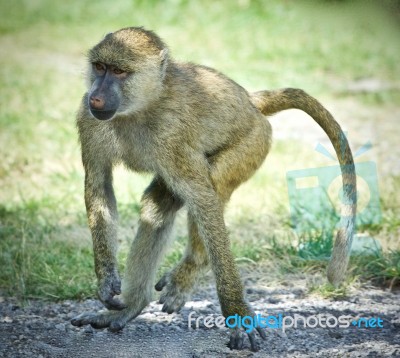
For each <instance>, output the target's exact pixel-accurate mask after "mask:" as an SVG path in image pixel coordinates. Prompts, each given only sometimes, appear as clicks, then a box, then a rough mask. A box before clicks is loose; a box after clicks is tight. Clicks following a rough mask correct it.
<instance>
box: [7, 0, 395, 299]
mask: <svg viewBox="0 0 400 358" xmlns="http://www.w3.org/2000/svg"><path fill="white" fill-rule="evenodd" d="M377 3H378V2H365V1H357V0H354V1H351V0H348V1H322V0H321V1H317V0H314V1H312V0H308V1H306V0H286V1H280V0H271V1H268V2H265V1H261V0H258V1H257V0H238V1H219V2H216V1H211V0H205V1H201V2H198V1H186V0H168V1H155V0H153V1H144V0H143V1H130V0H120V1H114V2H113V3H112V4H111V3H110V1H96V2H94V1H88V0H84V1H77V0H73V1H69V2H54V1H49V0H35V1H32V0H15V1H8V2H7V1H0V87H1V96H0V143H1V146H0V155H1V158H2V160H1V161H0V267H1V268H2V269H1V270H0V292H2V293H3V294H7V295H13V296H17V297H19V298H21V299H25V298H29V297H40V298H47V299H65V298H83V297H89V296H93V295H94V294H95V276H94V271H93V254H92V250H91V241H90V233H89V230H88V229H87V224H86V214H85V210H84V202H83V170H82V167H81V163H80V149H79V145H78V140H77V134H76V129H75V124H74V117H75V112H76V110H77V107H78V105H79V101H80V98H81V96H82V94H83V92H84V90H85V81H84V75H83V71H84V68H85V53H86V51H87V49H88V48H90V47H91V46H92V45H94V44H95V43H96V42H97V41H98V40H99V39H101V38H102V36H103V35H104V34H105V33H107V32H109V31H113V30H115V29H118V28H121V27H124V26H140V25H143V26H145V27H146V28H149V29H153V30H155V31H156V32H157V33H159V34H160V35H161V36H162V37H163V38H164V40H165V41H166V42H167V43H168V44H169V46H170V48H171V53H172V55H173V56H174V57H175V58H177V59H180V60H185V61H193V62H198V63H202V64H205V65H209V66H212V67H215V68H217V69H219V70H220V71H222V72H224V73H226V74H227V75H229V76H230V77H232V78H233V79H234V80H236V81H238V82H239V83H240V84H241V85H243V86H244V87H246V88H248V89H249V90H258V89H267V88H276V87H286V86H294V87H301V88H304V89H306V90H307V91H308V92H310V93H311V94H313V95H315V96H316V97H318V98H319V99H321V100H323V101H326V102H327V103H328V104H329V103H330V104H332V107H333V108H334V109H336V108H337V109H340V108H341V107H342V106H344V107H345V108H347V109H350V113H353V115H352V116H351V114H349V115H348V118H347V119H348V120H349V121H356V122H357V123H358V122H359V123H361V124H364V122H365V123H366V124H368V123H370V122H373V123H376V125H377V126H378V122H379V126H378V127H379V129H380V131H376V132H375V131H373V133H372V134H371V133H368V135H375V134H376V135H377V137H376V142H378V141H379V140H380V141H381V142H383V144H385V145H384V146H382V149H381V150H379V151H376V152H375V154H373V155H372V154H366V158H367V159H369V160H374V161H378V164H379V163H382V164H384V163H386V162H387V156H388V155H389V156H390V155H392V154H393V153H396V151H397V148H398V144H397V142H398V139H397V137H396V134H395V133H394V131H393V129H392V128H394V126H395V125H396V121H397V119H396V115H397V114H398V113H399V106H398V103H399V99H400V91H399V83H398V82H396V81H397V79H398V75H399V73H400V61H398V59H399V55H400V42H399V41H398V38H399V27H398V24H397V22H396V21H397V20H398V19H397V18H396V17H395V16H394V15H393V14H394V13H395V12H394V11H393V12H392V13H390V12H389V11H388V10H387V9H385V8H384V6H378V5H377ZM385 3H390V1H386V2H385ZM392 3H393V2H392ZM360 78H374V79H378V80H380V81H382V82H383V83H385V84H386V83H387V84H390V85H393V86H392V88H390V89H383V90H381V91H376V92H372V93H363V92H360V93H352V92H349V91H347V88H348V84H350V83H352V82H354V81H356V80H358V79H360ZM348 103H351V105H350V106H348ZM346 106H348V107H346ZM342 111H344V110H342ZM339 113H340V112H339ZM361 124H360V125H361ZM391 124H393V126H391ZM386 126H387V127H386ZM274 129H275V128H274ZM277 132H278V134H279V131H278V130H277ZM361 132H362V131H360V133H361ZM355 134H358V133H355ZM378 134H382V135H383V137H379V136H378ZM382 138H383V139H382ZM368 139H371V138H366V137H358V138H355V142H356V143H357V144H358V145H361V144H363V143H364V142H365V141H366V140H368ZM372 139H374V138H372ZM316 140H317V138H316V137H314V141H316ZM350 141H352V138H351V137H350ZM395 158H396V157H395ZM397 158H398V157H397ZM391 160H392V159H391ZM326 165H332V163H331V162H329V160H328V159H326V158H323V157H322V156H320V155H318V154H317V155H316V153H315V151H314V149H313V142H312V140H310V141H309V142H307V143H305V142H302V141H300V140H293V139H290V138H282V139H278V140H276V141H275V143H274V146H273V150H272V153H271V156H270V157H269V158H268V160H267V162H266V163H265V165H264V166H263V167H262V168H261V169H260V170H259V171H258V172H257V174H256V175H255V176H254V177H253V178H252V180H251V181H250V182H248V183H246V184H245V185H243V186H242V187H241V188H240V189H239V190H238V191H237V192H236V193H235V194H234V196H233V198H232V201H231V203H230V205H229V206H228V208H227V212H226V217H227V225H228V230H229V232H230V236H231V238H232V249H233V251H234V254H235V256H236V257H237V259H238V261H241V262H244V263H245V262H257V263H260V264H261V263H265V262H274V263H276V265H278V266H279V268H280V270H281V272H282V274H283V275H284V274H285V273H291V272H296V271H299V270H300V271H302V272H316V271H317V270H319V271H321V272H322V271H323V270H324V268H325V266H326V257H327V255H329V250H330V245H331V241H329V240H330V239H329V235H332V233H330V234H329V235H328V236H327V235H326V234H324V235H320V234H319V233H314V234H313V236H310V235H308V236H307V235H305V236H304V237H297V236H296V235H294V233H293V230H292V229H293V224H292V223H291V221H290V216H289V205H288V200H289V199H288V193H287V187H286V182H285V174H286V172H287V171H288V170H294V169H302V168H311V167H318V166H326ZM378 170H380V172H379V175H380V188H381V206H382V213H383V220H382V222H381V223H379V224H378V225H370V226H365V227H362V231H364V232H368V233H370V234H371V235H373V236H374V237H376V238H378V239H379V240H380V241H381V242H382V244H383V246H384V251H383V253H382V254H381V255H380V256H379V257H375V258H373V259H371V258H362V257H361V258H357V259H354V260H353V261H352V265H353V266H352V270H353V271H352V272H353V275H354V276H353V277H361V278H363V279H368V280H375V281H377V282H378V281H379V282H380V283H386V284H393V285H396V282H398V277H399V250H400V247H399V245H398V235H399V228H400V221H399V217H400V198H399V195H398V192H399V190H400V178H399V177H398V173H397V174H396V172H394V173H392V172H386V171H385V168H384V165H382V168H379V167H378ZM396 175H397V176H396ZM149 180H150V177H149V176H139V175H137V174H132V173H127V172H126V171H124V170H123V169H121V168H119V169H118V170H117V173H116V174H115V187H116V196H117V199H118V201H119V214H120V222H121V230H120V236H119V240H120V253H119V256H120V257H119V258H120V261H121V269H122V270H123V267H124V263H123V261H124V258H125V257H126V255H127V251H128V248H129V244H130V241H131V239H132V237H133V236H134V232H135V229H136V228H137V221H138V213H139V201H140V196H141V192H142V191H143V189H144V188H145V187H146V185H147V183H148V182H149ZM328 219H329V220H331V219H332V218H331V217H328ZM176 226H177V229H176V233H175V235H176V237H177V240H175V242H174V244H173V246H172V248H171V249H170V251H169V253H168V255H167V257H166V259H165V261H164V263H163V265H162V267H161V268H160V273H161V272H164V271H165V270H168V269H170V268H171V267H172V266H173V265H174V264H175V263H176V262H177V261H178V260H179V259H180V257H181V255H182V251H183V250H184V246H185V242H186V239H187V233H186V224H185V215H183V214H182V215H180V216H179V218H178V220H177V225H176ZM300 244H301V245H300ZM299 245H300V246H299ZM363 260H365V261H363ZM357 267H362V269H363V270H362V272H361V270H359V271H357ZM328 291H329V290H328ZM329 292H330V291H329ZM329 294H330V293H329ZM332 294H333V293H332Z"/></svg>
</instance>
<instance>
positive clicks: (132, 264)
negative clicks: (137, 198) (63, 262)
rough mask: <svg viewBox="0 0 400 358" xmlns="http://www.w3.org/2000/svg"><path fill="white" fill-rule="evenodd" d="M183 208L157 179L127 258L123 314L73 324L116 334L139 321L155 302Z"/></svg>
mask: <svg viewBox="0 0 400 358" xmlns="http://www.w3.org/2000/svg"><path fill="white" fill-rule="evenodd" d="M181 206H182V203H181V201H180V200H179V199H177V198H176V197H174V196H173V195H172V194H171V193H170V192H169V191H168V190H167V188H166V187H165V184H164V183H163V181H162V180H161V179H159V178H155V179H154V180H153V182H152V183H151V184H150V186H149V187H148V188H147V189H146V191H145V193H144V195H143V198H142V210H141V214H140V223H139V228H138V232H137V235H136V237H135V239H134V240H133V242H132V246H131V249H130V252H129V256H128V258H127V264H126V269H125V275H124V279H123V284H122V297H123V302H124V304H125V305H126V306H127V307H126V308H125V309H123V310H122V311H105V312H99V313H83V314H81V315H80V316H78V317H76V318H74V319H73V320H72V324H74V325H76V326H82V325H85V324H91V325H92V326H93V327H94V328H104V327H110V330H112V331H118V330H120V329H122V328H123V327H124V326H125V325H126V323H127V322H128V321H129V320H131V319H133V318H135V317H136V316H137V315H139V314H140V312H141V311H142V310H143V308H144V307H145V306H146V305H147V304H148V303H149V301H150V300H151V292H152V287H153V283H154V279H155V275H156V270H157V267H158V265H159V262H160V260H161V258H162V256H163V253H164V251H165V248H166V246H167V242H168V238H169V234H170V231H171V228H172V225H173V222H174V218H175V214H176V212H177V211H178V210H179V208H180V207H181Z"/></svg>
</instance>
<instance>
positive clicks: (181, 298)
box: [155, 273, 192, 313]
mask: <svg viewBox="0 0 400 358" xmlns="http://www.w3.org/2000/svg"><path fill="white" fill-rule="evenodd" d="M155 289H156V290H157V291H163V292H162V294H161V297H160V300H159V303H163V307H162V311H163V312H167V313H172V312H179V311H180V309H181V308H182V307H183V306H184V305H185V303H186V301H187V300H188V299H189V298H190V291H191V289H192V285H191V284H190V283H188V282H186V285H184V284H183V283H182V282H180V281H178V280H176V279H175V277H174V275H173V273H166V274H165V275H164V276H163V277H161V279H160V281H158V282H157V284H156V286H155Z"/></svg>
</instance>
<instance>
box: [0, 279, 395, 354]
mask: <svg viewBox="0 0 400 358" xmlns="http://www.w3.org/2000/svg"><path fill="white" fill-rule="evenodd" d="M252 281H253V282H246V283H245V285H246V287H247V297H248V300H249V301H250V302H251V304H252V306H253V308H254V309H255V310H256V311H257V312H259V313H261V314H264V316H266V315H278V314H279V313H284V314H285V315H291V316H293V315H294V314H300V315H303V316H306V317H309V316H311V315H317V314H325V315H329V314H330V315H334V316H336V317H338V316H340V315H350V316H352V317H354V318H357V317H368V318H369V317H379V318H381V319H382V320H383V328H371V327H370V328H365V327H363V328H358V327H355V326H353V325H350V326H349V327H348V328H339V327H337V328H304V327H301V328H297V329H295V328H289V329H287V330H286V332H285V333H282V331H281V330H278V329H268V330H267V333H268V336H267V339H266V340H264V341H262V340H261V339H260V345H261V349H260V351H259V352H257V353H253V352H250V351H249V350H248V349H246V350H243V351H231V350H230V349H228V348H227V347H226V343H227V342H228V338H229V331H228V329H227V328H205V327H204V326H203V325H200V327H199V328H198V329H195V328H190V329H189V328H188V324H187V321H188V315H189V313H190V312H191V311H195V314H194V316H193V317H195V318H196V317H198V316H200V315H208V314H210V315H213V316H214V317H217V316H218V315H220V309H219V306H218V301H217V296H216V292H215V288H214V287H213V284H212V283H211V281H210V280H209V281H208V282H205V283H204V284H203V285H202V288H201V289H198V290H196V292H195V294H194V295H193V298H192V301H189V302H187V303H186V305H185V307H184V308H183V309H182V311H181V312H180V313H179V314H172V315H168V314H165V313H162V312H161V305H160V304H158V303H156V302H152V303H151V304H150V305H149V307H147V308H146V309H145V310H144V311H143V313H142V314H141V315H140V316H139V317H137V318H136V319H135V320H134V321H132V322H131V323H130V324H128V325H127V326H126V327H125V329H124V330H123V331H122V332H119V333H111V332H109V331H108V330H94V329H92V328H91V327H82V328H77V327H73V326H72V325H71V324H70V319H71V318H72V317H74V316H75V315H77V314H78V313H81V312H83V311H92V310H99V309H101V308H102V306H101V304H100V303H99V302H98V301H96V300H86V301H84V302H78V301H70V300H69V301H63V302H59V303H46V302H43V301H30V303H29V304H28V305H27V306H24V307H22V306H20V305H18V304H17V302H16V300H14V299H12V298H0V356H1V357H38V358H40V357H280V358H282V357H400V305H399V304H400V292H389V291H388V290H381V289H378V288H374V287H364V288H360V289H357V290H354V291H353V292H351V293H350V294H349V295H348V297H346V298H345V299H342V300H330V299H323V298H320V297H317V296H312V295H308V294H307V293H306V289H305V288H304V287H305V285H304V284H301V283H297V282H296V283H291V284H289V285H287V284H286V285H279V287H276V286H274V287H266V286H263V285H260V284H259V283H257V282H254V280H252ZM266 312H268V314H266ZM246 344H247V347H248V346H249V342H248V341H247V342H246Z"/></svg>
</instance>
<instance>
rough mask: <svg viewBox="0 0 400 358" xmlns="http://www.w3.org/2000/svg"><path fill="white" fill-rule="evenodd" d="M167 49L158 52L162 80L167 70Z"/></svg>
mask: <svg viewBox="0 0 400 358" xmlns="http://www.w3.org/2000/svg"><path fill="white" fill-rule="evenodd" d="M168 57H169V56H168V49H167V48H165V49H163V50H161V51H160V59H161V75H162V78H163V79H164V77H165V72H166V70H167V66H168Z"/></svg>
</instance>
